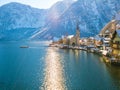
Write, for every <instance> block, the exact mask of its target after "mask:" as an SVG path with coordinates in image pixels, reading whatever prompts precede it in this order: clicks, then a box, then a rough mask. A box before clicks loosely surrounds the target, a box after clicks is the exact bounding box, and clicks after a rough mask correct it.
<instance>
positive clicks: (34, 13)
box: [0, 2, 45, 30]
mask: <svg viewBox="0 0 120 90" xmlns="http://www.w3.org/2000/svg"><path fill="white" fill-rule="evenodd" d="M44 19H45V10H42V9H41V10H40V9H36V8H32V7H30V6H28V5H23V4H19V3H15V2H12V3H9V4H6V5H3V6H1V7H0V28H1V29H7V30H8V29H16V28H38V27H42V26H44Z"/></svg>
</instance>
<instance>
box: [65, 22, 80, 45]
mask: <svg viewBox="0 0 120 90" xmlns="http://www.w3.org/2000/svg"><path fill="white" fill-rule="evenodd" d="M79 41H80V29H79V25H78V24H77V27H76V34H75V35H66V36H65V37H64V38H63V44H64V45H68V46H79V45H80V42H79Z"/></svg>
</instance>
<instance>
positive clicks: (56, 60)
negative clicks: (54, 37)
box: [0, 42, 120, 90]
mask: <svg viewBox="0 0 120 90" xmlns="http://www.w3.org/2000/svg"><path fill="white" fill-rule="evenodd" d="M21 45H29V48H20V46H21ZM47 45H48V43H44V42H0V90H120V67H116V66H111V65H109V64H105V63H104V62H103V60H102V57H101V56H99V55H97V54H93V53H88V52H86V51H81V50H63V49H58V48H55V47H47Z"/></svg>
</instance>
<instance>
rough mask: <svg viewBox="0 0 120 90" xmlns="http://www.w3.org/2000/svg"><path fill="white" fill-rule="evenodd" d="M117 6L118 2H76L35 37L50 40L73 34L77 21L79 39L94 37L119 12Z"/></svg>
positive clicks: (99, 0) (119, 2)
mask: <svg viewBox="0 0 120 90" xmlns="http://www.w3.org/2000/svg"><path fill="white" fill-rule="evenodd" d="M119 4H120V0H78V1H76V2H74V3H72V4H71V5H70V6H69V7H68V8H67V9H66V10H63V11H64V12H63V13H61V14H60V16H59V17H58V18H56V19H55V20H54V21H52V20H51V22H49V25H47V26H45V27H44V28H43V30H44V31H43V32H42V33H40V34H36V37H38V36H39V37H40V38H42V37H44V38H50V37H51V38H52V37H54V36H56V37H60V36H61V35H65V34H66V33H67V34H74V33H75V28H76V23H77V22H78V21H79V27H80V32H81V37H88V36H94V35H96V34H98V33H99V32H100V30H101V29H102V28H103V27H104V26H105V25H106V23H108V22H109V21H110V20H111V19H112V18H113V17H114V15H115V14H116V13H117V12H118V11H119V10H120V7H119ZM53 17H56V15H54V16H53ZM34 37H35V36H34Z"/></svg>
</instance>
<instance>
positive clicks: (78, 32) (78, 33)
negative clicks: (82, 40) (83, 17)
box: [76, 21, 80, 37]
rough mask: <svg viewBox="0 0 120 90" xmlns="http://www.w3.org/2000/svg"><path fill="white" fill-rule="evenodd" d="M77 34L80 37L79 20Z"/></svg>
mask: <svg viewBox="0 0 120 90" xmlns="http://www.w3.org/2000/svg"><path fill="white" fill-rule="evenodd" d="M76 36H77V37H80V28H79V23H78V21H77V26H76Z"/></svg>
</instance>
